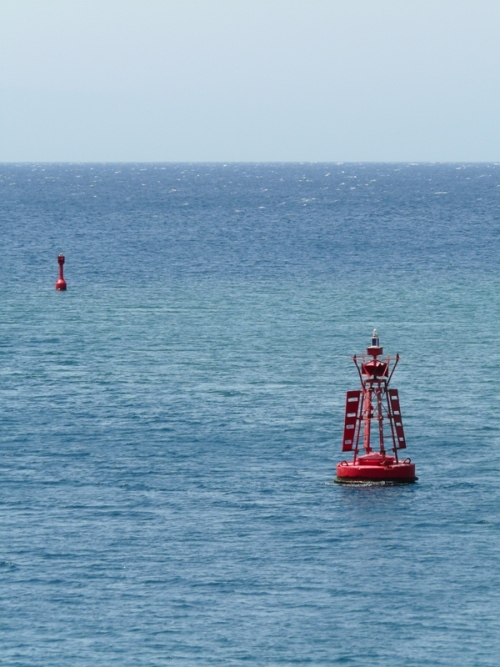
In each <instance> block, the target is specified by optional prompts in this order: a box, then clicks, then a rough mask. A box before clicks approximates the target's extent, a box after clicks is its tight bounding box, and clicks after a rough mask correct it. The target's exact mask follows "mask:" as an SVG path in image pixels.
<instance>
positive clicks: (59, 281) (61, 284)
mask: <svg viewBox="0 0 500 667" xmlns="http://www.w3.org/2000/svg"><path fill="white" fill-rule="evenodd" d="M57 261H58V262H59V278H58V279H57V281H56V290H59V291H60V292H64V290H65V289H66V281H65V280H64V276H63V266H64V255H59V257H58V258H57Z"/></svg>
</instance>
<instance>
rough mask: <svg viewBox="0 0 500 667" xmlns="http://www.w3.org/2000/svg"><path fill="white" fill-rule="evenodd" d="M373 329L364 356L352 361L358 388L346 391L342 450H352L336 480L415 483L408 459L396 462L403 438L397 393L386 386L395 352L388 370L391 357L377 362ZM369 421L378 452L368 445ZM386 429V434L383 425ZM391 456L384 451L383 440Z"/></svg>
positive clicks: (377, 350)
mask: <svg viewBox="0 0 500 667" xmlns="http://www.w3.org/2000/svg"><path fill="white" fill-rule="evenodd" d="M383 351H384V349H383V348H382V347H380V343H379V337H378V335H377V330H376V329H374V331H373V336H372V344H371V345H370V347H369V348H367V350H366V352H367V355H368V359H366V357H365V355H364V354H363V356H362V359H361V367H360V365H359V364H358V360H357V358H356V356H354V357H353V361H354V363H355V364H356V368H357V369H358V373H359V379H360V380H361V388H360V389H354V390H352V391H348V392H347V394H346V407H345V421H344V438H343V441H342V451H343V452H351V451H352V452H354V458H353V460H352V461H342V462H341V463H339V464H337V477H336V479H335V481H336V482H343V483H355V482H358V483H359V482H399V483H409V482H416V481H417V479H418V477H416V476H415V464H414V463H412V462H411V460H410V459H405V460H404V461H400V460H399V457H398V451H399V450H400V449H405V448H406V439H405V434H404V430H403V421H402V419H401V408H400V405H399V394H398V390H397V389H389V382H390V381H391V378H392V374H393V373H394V371H395V370H396V366H397V364H398V361H399V354H396V357H395V360H394V365H393V367H392V370H390V362H391V358H390V357H387V358H386V361H380V360H379V359H378V358H377V357H379V356H380V355H381V354H383ZM372 424H375V426H376V429H377V431H376V432H377V435H378V440H379V445H380V446H379V451H378V452H374V451H373V450H372V447H371V432H372ZM387 424H388V426H389V428H388V429H387V430H388V433H387V434H386V432H385V431H386V425H387ZM361 431H363V449H364V454H363V455H362V456H359V441H360V437H361ZM386 435H387V436H388V437H387V440H389V442H390V443H391V444H392V446H391V447H389V449H390V450H392V454H393V455H389V454H387V451H386V448H385V443H386Z"/></svg>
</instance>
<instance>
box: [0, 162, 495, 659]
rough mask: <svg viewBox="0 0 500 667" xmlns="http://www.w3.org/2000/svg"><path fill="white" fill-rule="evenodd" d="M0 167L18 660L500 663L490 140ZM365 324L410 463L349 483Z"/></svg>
mask: <svg viewBox="0 0 500 667" xmlns="http://www.w3.org/2000/svg"><path fill="white" fill-rule="evenodd" d="M0 176H1V178H0V186H1V187H0V190H1V192H2V205H1V209H0V222H1V224H2V227H3V229H4V235H3V246H4V253H3V261H2V265H1V268H0V275H1V277H2V281H1V287H0V299H1V304H2V317H1V318H0V370H1V375H2V388H1V398H2V400H1V414H2V430H1V433H2V437H1V443H2V444H1V449H0V455H1V456H0V479H1V484H0V508H1V524H0V531H1V540H0V578H1V581H2V585H1V587H0V633H1V635H2V648H1V649H0V659H1V662H2V664H5V665H9V666H12V665H23V666H24V665H47V664H50V665H57V666H58V665H61V666H63V665H64V666H66V665H68V664H71V665H77V666H79V665H113V664H116V665H164V664H173V665H191V664H201V665H205V664H206V665H211V664H213V665H238V664H259V665H290V664H310V665H332V664H345V665H360V666H364V665H367V664H371V665H377V666H378V665H380V666H382V665H384V666H391V667H392V666H394V667H396V666H397V667H401V666H403V667H413V666H415V667H416V666H420V665H432V666H436V665H438V666H439V665H443V666H444V665H446V666H448V665H449V666H451V665H453V666H454V665H457V664H460V665H464V666H473V665H478V666H479V665H481V666H483V665H486V666H487V665H492V666H493V665H496V664H497V662H498V654H499V650H500V631H499V624H498V615H499V609H500V599H499V592H498V591H499V590H500V587H499V583H500V582H499V579H500V572H499V567H498V549H499V543H500V532H499V528H500V523H499V520H498V509H499V500H500V493H499V491H498V478H499V472H500V470H499V468H500V464H499V457H498V453H497V452H498V446H499V444H500V438H499V428H498V419H497V418H496V409H497V403H498V401H497V400H496V392H495V390H494V379H495V376H496V372H497V369H498V365H499V364H498V361H499V353H498V345H497V344H496V343H497V339H498V329H499V326H498V325H499V297H498V287H499V284H498V283H499V281H498V272H497V257H498V245H499V244H498V219H499V212H500V187H499V185H500V167H498V166H496V165H227V166H222V165H4V166H3V167H1V169H0ZM59 252H64V253H65V255H66V265H65V277H66V280H67V282H68V291H67V292H66V293H57V292H56V291H55V290H54V287H53V286H54V282H55V280H56V278H57V255H58V253H59ZM375 326H376V327H377V329H378V331H379V334H380V337H381V344H382V345H383V346H384V349H385V352H387V353H389V354H395V353H396V352H399V353H400V355H401V357H402V358H401V362H400V364H399V366H398V369H397V371H396V373H395V375H394V378H393V381H392V384H393V385H394V386H395V387H397V388H398V389H399V391H400V398H401V405H402V412H403V420H404V423H405V430H406V437H407V442H408V450H407V454H408V455H409V456H410V457H411V458H412V460H413V461H415V462H416V464H417V474H418V477H419V482H418V483H417V484H415V485H411V486H405V487H363V488H345V487H343V486H339V485H334V484H333V483H332V482H333V478H334V475H335V465H336V463H337V462H338V461H340V460H341V459H342V458H343V456H344V455H342V453H341V451H340V445H341V437H342V427H343V411H344V397H345V391H346V390H348V389H354V388H356V387H357V385H358V381H359V380H358V377H357V372H356V369H355V367H354V365H353V363H352V361H351V356H352V355H353V354H359V353H360V352H362V351H363V350H364V349H365V348H366V346H367V345H368V344H369V342H370V336H371V331H372V329H373V327H375Z"/></svg>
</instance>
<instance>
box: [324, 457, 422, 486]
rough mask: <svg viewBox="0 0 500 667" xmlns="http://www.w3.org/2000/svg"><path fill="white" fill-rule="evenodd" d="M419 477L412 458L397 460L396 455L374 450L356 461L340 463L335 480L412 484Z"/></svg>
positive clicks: (344, 482)
mask: <svg viewBox="0 0 500 667" xmlns="http://www.w3.org/2000/svg"><path fill="white" fill-rule="evenodd" d="M417 479H418V477H416V475H415V464H414V463H412V462H411V461H410V459H405V460H404V461H396V459H395V458H394V456H387V455H384V454H379V453H378V452H372V453H370V454H365V455H364V456H358V457H357V458H356V459H354V461H342V462H341V463H338V464H337V477H336V479H335V482H337V483H340V484H353V483H354V484H355V483H363V482H390V483H393V484H412V483H413V482H416V481H417Z"/></svg>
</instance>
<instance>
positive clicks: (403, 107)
mask: <svg viewBox="0 0 500 667" xmlns="http://www.w3.org/2000/svg"><path fill="white" fill-rule="evenodd" d="M26 161H28V162H32V161H33V162H289V161H294V162H343V161H348V162H359V161H369V162H495V161H500V0H0V162H26Z"/></svg>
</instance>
